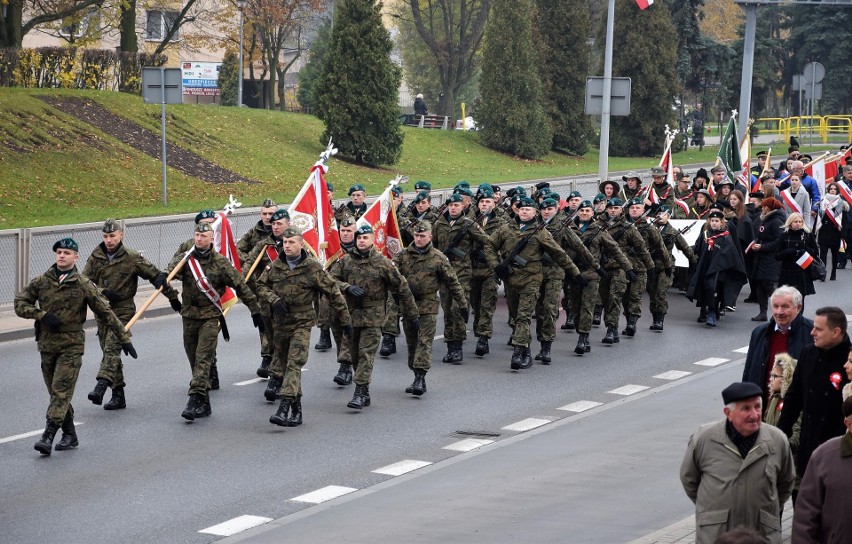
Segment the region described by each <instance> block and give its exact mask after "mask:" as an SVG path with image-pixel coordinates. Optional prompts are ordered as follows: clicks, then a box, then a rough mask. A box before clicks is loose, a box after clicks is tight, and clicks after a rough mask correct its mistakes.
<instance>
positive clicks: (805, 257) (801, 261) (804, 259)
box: [796, 251, 814, 269]
mask: <svg viewBox="0 0 852 544" xmlns="http://www.w3.org/2000/svg"><path fill="white" fill-rule="evenodd" d="M812 262H814V258H813V257H812V256H811V254H810V253H808V252H807V251H805V252H804V253H803V254H802V256H801V257H799V258H798V259H797V260H796V264H797V265H799V266H800V267H802V269H805V268H807V267H809V266H810V265H811V263H812Z"/></svg>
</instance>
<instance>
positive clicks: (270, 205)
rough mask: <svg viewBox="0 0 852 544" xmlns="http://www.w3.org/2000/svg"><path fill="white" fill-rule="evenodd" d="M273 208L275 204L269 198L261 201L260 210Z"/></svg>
mask: <svg viewBox="0 0 852 544" xmlns="http://www.w3.org/2000/svg"><path fill="white" fill-rule="evenodd" d="M275 206H276V204H275V202H274V201H273V200H272V199H271V198H267V199H266V200H264V201H263V204H261V205H260V207H261V208H274V207H275Z"/></svg>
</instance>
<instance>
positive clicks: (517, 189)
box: [515, 185, 527, 195]
mask: <svg viewBox="0 0 852 544" xmlns="http://www.w3.org/2000/svg"><path fill="white" fill-rule="evenodd" d="M515 194H519V195H526V194H527V190H526V189H524V188H523V187H521V186H520V185H518V186H517V187H515Z"/></svg>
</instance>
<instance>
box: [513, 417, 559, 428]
mask: <svg viewBox="0 0 852 544" xmlns="http://www.w3.org/2000/svg"><path fill="white" fill-rule="evenodd" d="M550 421H551V420H549V419H538V418H535V417H530V418H527V419H524V420H522V421H518V422H517V423H512V424H511V425H506V426H505V427H503V430H504V431H517V432H523V431H529V430H531V429H535V428H536V427H541V426H542V425H547V424H548V423H550Z"/></svg>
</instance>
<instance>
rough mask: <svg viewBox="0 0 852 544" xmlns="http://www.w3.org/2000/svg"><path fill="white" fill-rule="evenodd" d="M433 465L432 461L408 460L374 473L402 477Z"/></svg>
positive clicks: (378, 469) (379, 469)
mask: <svg viewBox="0 0 852 544" xmlns="http://www.w3.org/2000/svg"><path fill="white" fill-rule="evenodd" d="M431 464H432V463H431V462H430V461H415V460H412V459H406V460H405V461H400V462H399V463H394V464H392V465H388V466H386V467H382V468H377V469H376V470H374V471H373V472H374V473H376V474H387V475H388V476H400V475H402V474H405V473H408V472H411V471H413V470H417V469H418V468H423V467H428V466H429V465H431Z"/></svg>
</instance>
